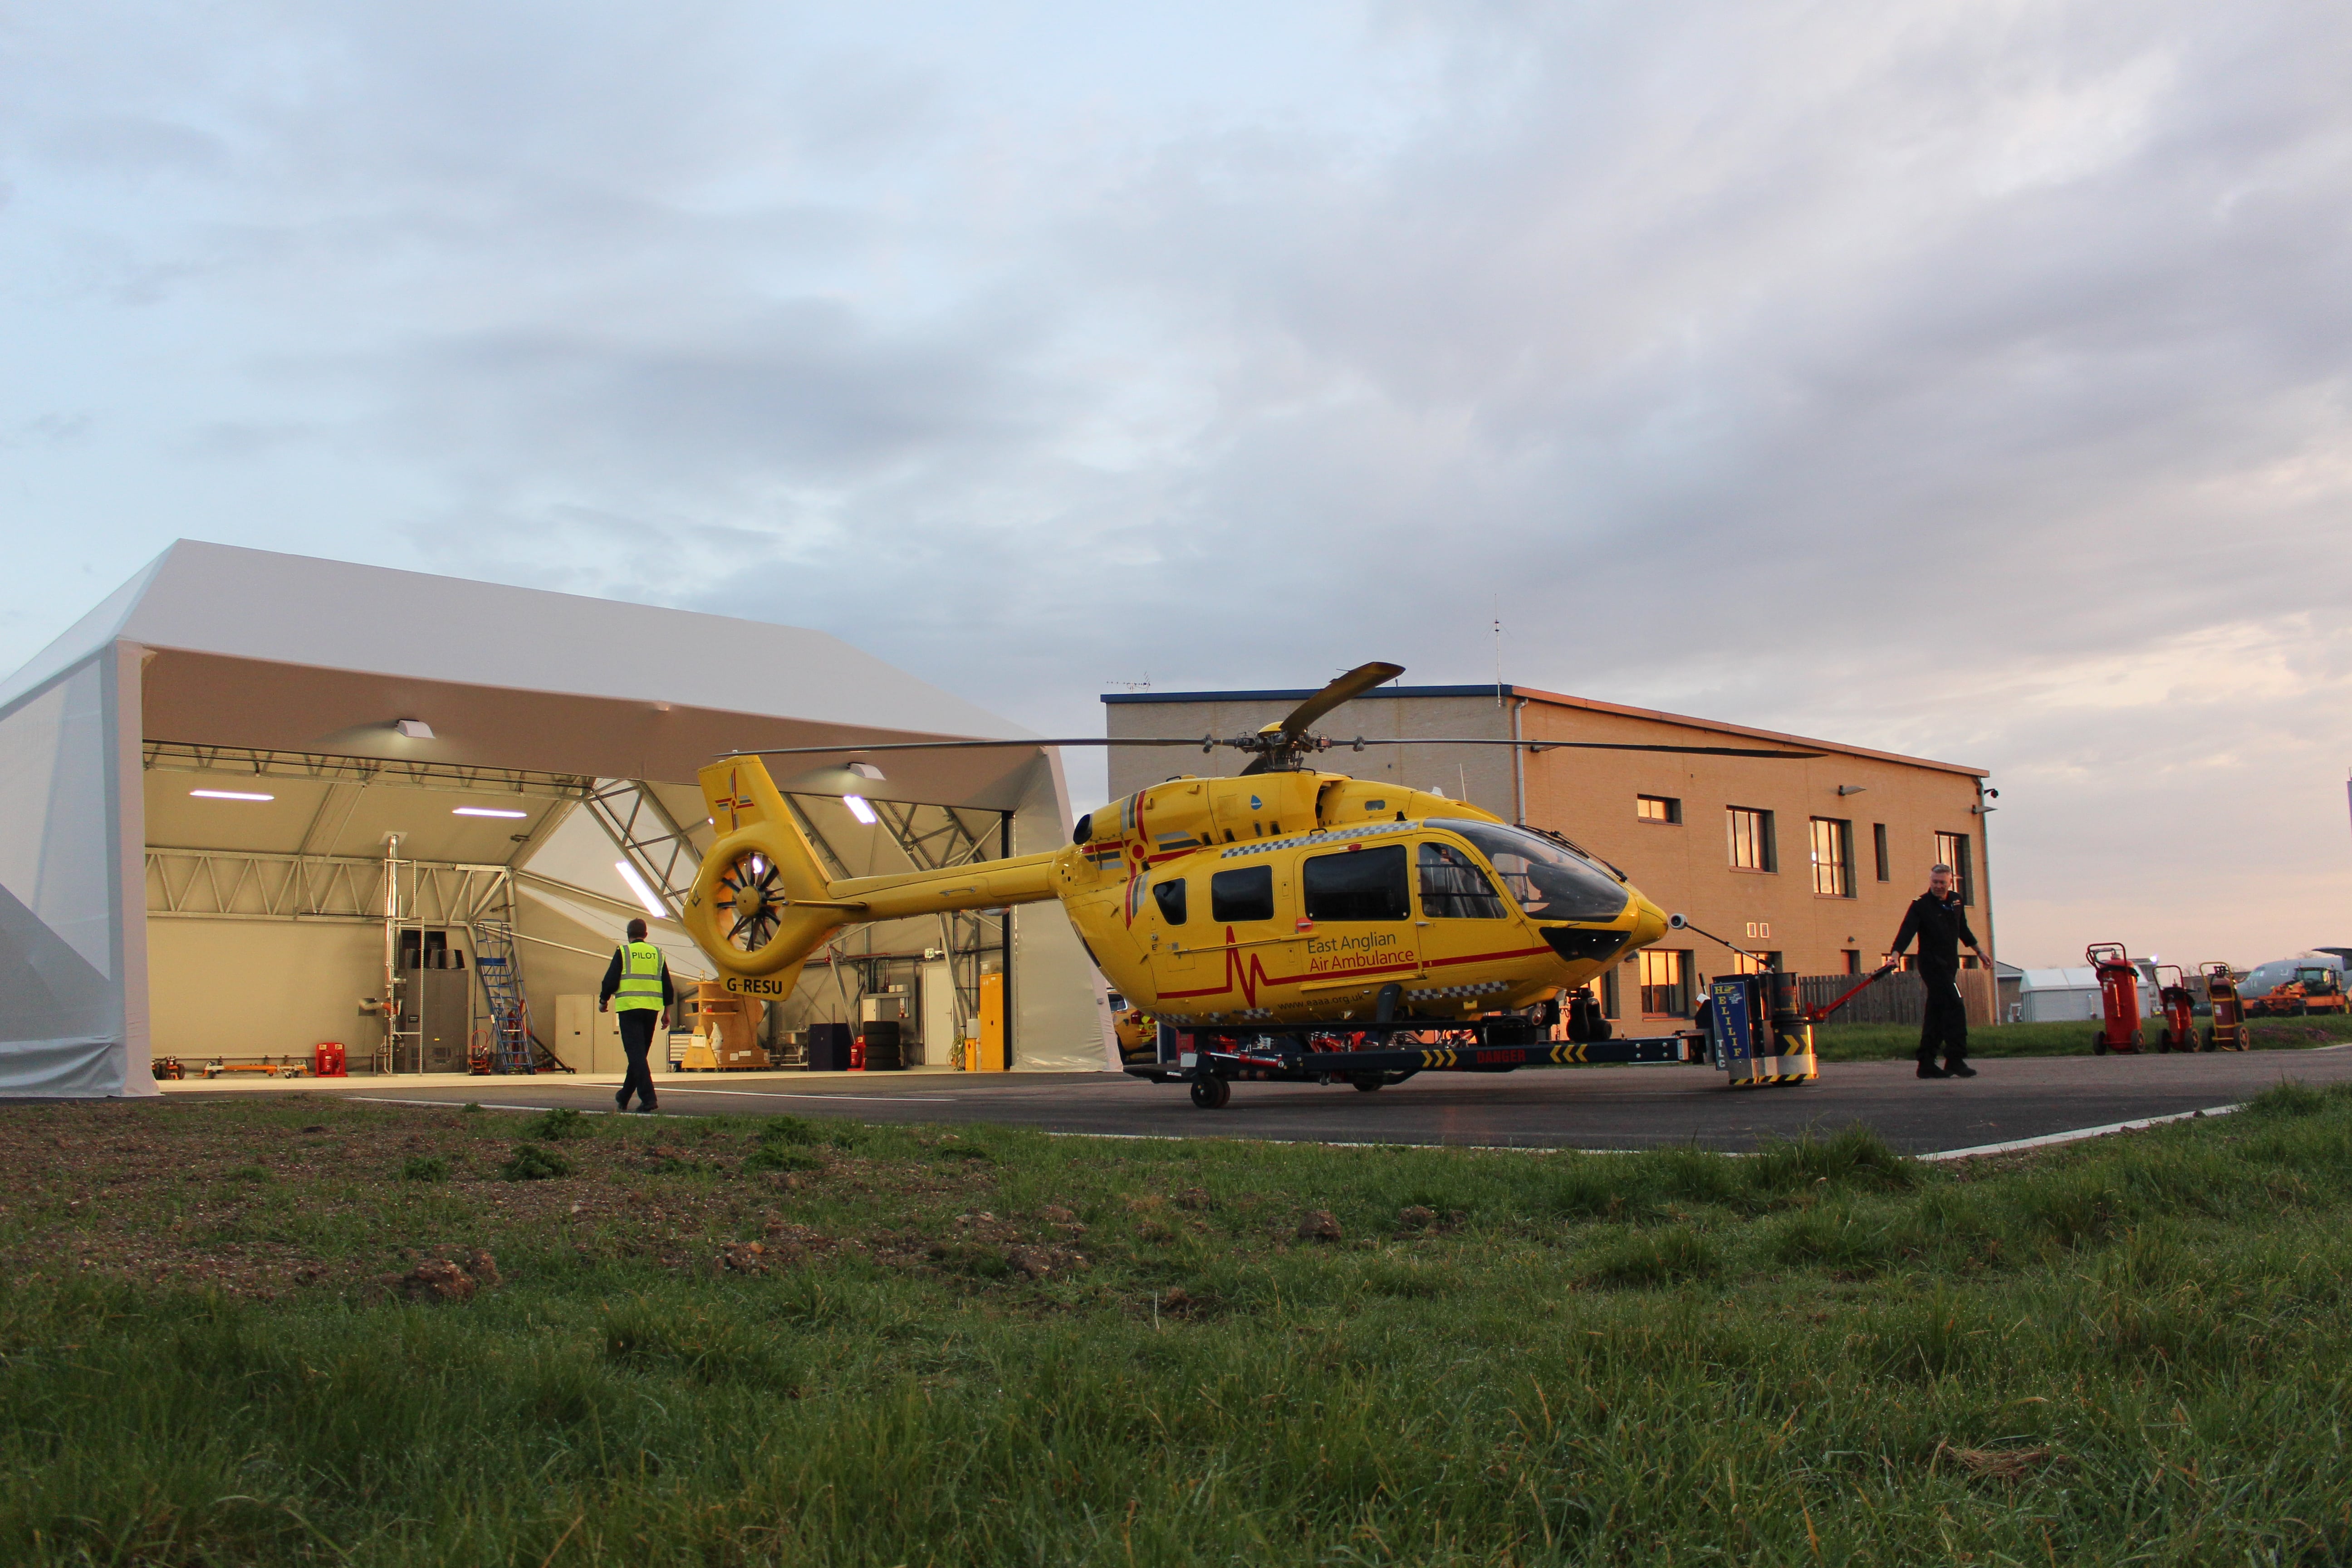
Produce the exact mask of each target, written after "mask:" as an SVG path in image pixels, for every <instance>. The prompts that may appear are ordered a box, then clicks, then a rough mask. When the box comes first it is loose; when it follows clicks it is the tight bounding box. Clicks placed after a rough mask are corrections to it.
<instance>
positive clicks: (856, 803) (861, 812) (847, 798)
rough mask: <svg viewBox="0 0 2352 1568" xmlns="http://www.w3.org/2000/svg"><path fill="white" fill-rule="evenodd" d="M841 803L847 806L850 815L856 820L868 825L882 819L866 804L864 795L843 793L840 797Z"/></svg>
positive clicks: (872, 824)
mask: <svg viewBox="0 0 2352 1568" xmlns="http://www.w3.org/2000/svg"><path fill="white" fill-rule="evenodd" d="M841 804H842V805H845V806H847V807H849V815H850V816H854V817H856V818H857V820H858V821H860V822H862V823H864V824H865V825H866V826H868V827H871V826H874V825H875V824H876V823H877V822H879V821H881V820H882V819H881V818H880V817H878V816H875V815H874V808H873V807H872V806H870V805H866V797H865V796H864V795H843V796H842V797H841Z"/></svg>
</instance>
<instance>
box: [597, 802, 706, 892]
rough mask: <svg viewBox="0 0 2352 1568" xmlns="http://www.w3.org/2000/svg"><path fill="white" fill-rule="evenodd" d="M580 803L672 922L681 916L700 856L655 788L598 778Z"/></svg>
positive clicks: (687, 833)
mask: <svg viewBox="0 0 2352 1568" xmlns="http://www.w3.org/2000/svg"><path fill="white" fill-rule="evenodd" d="M581 803H582V804H583V805H585V806H586V807H587V808H588V815H589V816H593V817H594V818H595V819H596V825H597V826H599V827H602V828H603V829H604V833H605V836H606V837H609V838H611V839H612V841H613V846H614V848H616V849H618V850H620V852H621V854H622V856H623V857H624V858H626V859H627V861H628V863H629V865H630V866H631V867H632V868H635V871H636V873H637V875H638V876H640V877H643V878H644V879H646V887H648V888H650V889H653V892H654V896H655V897H656V898H657V899H659V900H661V903H662V907H663V909H664V910H667V912H668V915H669V918H670V919H671V920H677V919H679V918H680V917H682V916H683V915H684V914H685V912H686V898H687V895H688V893H690V892H692V891H693V890H694V874H695V873H696V872H697V871H698V870H700V869H701V868H702V851H701V850H699V849H698V848H696V847H694V838H693V836H692V832H691V830H690V829H688V828H685V827H681V826H678V821H677V817H675V816H671V815H670V811H669V807H667V805H663V804H662V801H661V796H659V795H656V794H655V793H654V788H653V786H652V785H651V784H646V782H645V781H644V780H642V779H598V780H597V781H596V782H595V784H593V786H592V787H591V788H590V789H589V791H588V792H587V794H585V795H583V796H581Z"/></svg>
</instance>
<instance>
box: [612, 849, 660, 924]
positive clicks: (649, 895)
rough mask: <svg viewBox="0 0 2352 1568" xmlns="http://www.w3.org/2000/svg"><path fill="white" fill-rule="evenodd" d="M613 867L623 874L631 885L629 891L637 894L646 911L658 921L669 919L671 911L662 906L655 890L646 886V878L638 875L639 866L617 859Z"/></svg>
mask: <svg viewBox="0 0 2352 1568" xmlns="http://www.w3.org/2000/svg"><path fill="white" fill-rule="evenodd" d="M613 869H614V870H615V871H618V872H619V873H620V874H621V880H623V881H624V882H626V883H627V884H628V885H629V891H631V892H633V893H635V894H636V896H637V902H639V903H641V904H643V905H645V907H646V913H647V914H649V915H651V916H653V917H654V919H656V920H657V921H666V920H667V919H669V911H668V910H666V909H664V908H662V907H661V900H659V899H656V898H655V897H654V890H653V889H651V888H648V887H646V879H644V878H643V877H640V876H638V875H637V868H635V866H632V865H630V864H629V863H628V862H627V861H626V860H615V861H614V862H613Z"/></svg>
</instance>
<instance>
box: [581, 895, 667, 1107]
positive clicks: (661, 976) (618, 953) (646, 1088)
mask: <svg viewBox="0 0 2352 1568" xmlns="http://www.w3.org/2000/svg"><path fill="white" fill-rule="evenodd" d="M676 1001H677V993H676V992H675V991H673V990H672V989H671V988H670V984H669V965H668V964H667V963H664V962H662V955H661V949H660V948H657V947H656V946H655V945H654V944H653V943H651V942H647V941H646V922H645V921H630V922H629V940H628V941H627V942H624V943H622V944H621V946H620V947H619V948H618V949H616V950H615V951H614V953H613V962H612V963H610V964H609V965H607V966H606V967H605V970H604V990H603V991H602V992H600V993H599V994H597V997H596V1007H597V1010H598V1011H599V1012H603V1011H605V1010H607V1009H609V1008H614V1007H617V1008H619V1009H620V1010H621V1049H623V1050H624V1051H626V1052H627V1053H628V1056H629V1070H628V1073H627V1075H626V1076H625V1077H624V1078H623V1079H621V1092H620V1093H618V1094H616V1095H614V1097H613V1103H614V1104H615V1105H617V1106H619V1107H620V1108H621V1109H622V1110H628V1109H629V1096H630V1095H632V1094H634V1095H635V1096H636V1097H637V1109H638V1110H643V1111H653V1110H659V1109H660V1107H659V1106H657V1105H656V1103H655V1102H654V1070H653V1068H651V1067H650V1066H648V1065H647V1064H646V1056H647V1054H648V1053H649V1052H651V1051H652V1049H653V1045H654V1025H655V1022H656V1019H658V1020H659V1022H660V1024H661V1025H662V1026H663V1027H664V1028H667V1027H668V1026H669V1010H670V1006H671V1005H672V1004H673V1003H674V1002H676Z"/></svg>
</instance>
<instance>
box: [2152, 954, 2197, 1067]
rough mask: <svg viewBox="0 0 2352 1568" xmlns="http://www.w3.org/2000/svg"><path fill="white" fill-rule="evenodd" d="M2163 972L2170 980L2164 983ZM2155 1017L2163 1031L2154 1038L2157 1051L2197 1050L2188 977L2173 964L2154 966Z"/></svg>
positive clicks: (2194, 1001) (2194, 1008)
mask: <svg viewBox="0 0 2352 1568" xmlns="http://www.w3.org/2000/svg"><path fill="white" fill-rule="evenodd" d="M2167 970H2170V971H2171V972H2172V978H2171V979H2169V980H2167V979H2166V978H2165V977H2164V975H2165V972H2166V971H2167ZM2156 1000H2157V1016H2158V1017H2160V1018H2162V1019H2163V1020H2164V1028H2163V1031H2162V1032H2161V1033H2160V1034H2158V1036H2157V1037H2156V1048H2157V1049H2158V1050H2159V1051H2193V1050H2195V1049H2196V1048H2197V1016H2196V1015H2197V993H2195V992H2194V991H2191V990H2189V976H2188V975H2186V974H2184V973H2181V969H2180V965H2179V964H2177V963H2159V964H2158V965H2157V966H2156Z"/></svg>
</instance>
